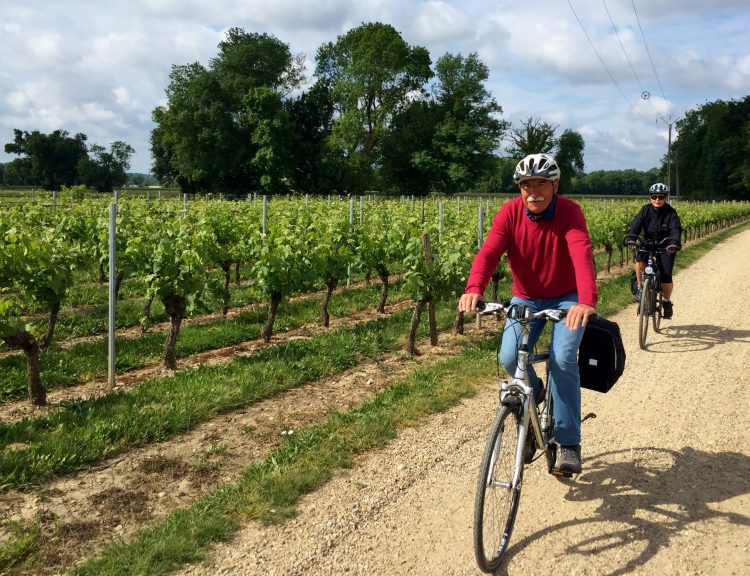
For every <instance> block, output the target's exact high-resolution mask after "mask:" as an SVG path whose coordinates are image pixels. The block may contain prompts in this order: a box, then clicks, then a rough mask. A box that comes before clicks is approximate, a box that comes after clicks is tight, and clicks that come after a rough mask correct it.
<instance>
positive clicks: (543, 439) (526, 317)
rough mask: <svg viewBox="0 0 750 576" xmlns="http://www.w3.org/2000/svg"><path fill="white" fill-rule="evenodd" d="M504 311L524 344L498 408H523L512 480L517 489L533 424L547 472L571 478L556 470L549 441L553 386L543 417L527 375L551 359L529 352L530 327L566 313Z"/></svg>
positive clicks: (525, 309) (517, 308)
mask: <svg viewBox="0 0 750 576" xmlns="http://www.w3.org/2000/svg"><path fill="white" fill-rule="evenodd" d="M505 310H506V312H507V313H508V315H509V317H510V319H511V320H515V321H517V322H518V323H519V324H520V325H521V343H520V345H519V347H518V356H517V361H516V371H515V374H514V375H513V378H512V379H511V380H505V381H503V383H502V384H501V386H500V398H499V404H498V409H499V408H500V406H502V405H506V406H509V405H510V406H513V405H516V406H517V405H521V406H522V418H521V426H520V429H519V436H518V447H517V449H516V454H515V476H514V478H513V484H514V485H515V484H516V483H517V482H518V479H519V477H520V474H521V468H522V467H523V466H524V447H525V443H526V437H527V435H528V434H529V424H531V432H532V433H533V434H534V440H535V442H536V447H537V448H538V449H539V450H542V451H543V452H544V454H545V457H546V459H547V470H548V472H549V473H550V474H554V475H557V476H570V474H565V473H563V472H560V471H559V470H557V469H556V468H555V461H556V445H555V443H554V440H553V438H551V437H547V432H548V430H549V423H550V422H551V421H552V418H553V414H552V413H551V412H550V407H551V406H552V402H551V401H550V399H551V396H552V385H551V383H550V385H549V386H547V390H546V392H545V395H546V402H545V404H544V409H543V410H542V412H541V414H539V410H538V409H537V404H536V399H535V398H534V387H533V386H532V385H531V382H530V381H529V371H528V367H529V366H530V365H532V364H537V363H539V362H543V361H546V360H549V356H550V354H549V350H546V351H544V352H541V353H536V354H534V353H532V352H531V351H530V350H529V335H530V331H531V330H530V326H529V325H530V323H531V322H532V321H533V320H537V319H547V320H551V321H553V322H557V321H559V320H561V319H562V318H563V317H564V315H565V311H563V310H542V311H540V312H536V313H535V312H533V311H532V310H531V308H529V307H528V306H523V305H518V304H511V305H509V306H507V307H506V309H505ZM496 311H497V310H496ZM487 313H495V312H487ZM540 418H541V419H540Z"/></svg>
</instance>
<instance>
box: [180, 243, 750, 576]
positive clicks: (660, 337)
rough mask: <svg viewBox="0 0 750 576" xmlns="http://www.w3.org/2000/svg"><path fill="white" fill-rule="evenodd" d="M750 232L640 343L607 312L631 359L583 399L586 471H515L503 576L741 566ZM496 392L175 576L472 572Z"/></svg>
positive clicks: (746, 510)
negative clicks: (561, 475)
mask: <svg viewBox="0 0 750 576" xmlns="http://www.w3.org/2000/svg"><path fill="white" fill-rule="evenodd" d="M748 253H750V231H745V232H743V233H741V234H739V235H737V236H735V237H734V238H732V239H730V240H728V241H726V242H725V243H724V244H722V245H720V246H719V247H717V248H716V249H714V250H713V251H712V252H711V253H710V254H708V255H707V256H705V257H703V258H702V259H701V260H699V261H698V262H696V263H695V264H694V265H693V266H692V267H691V268H689V269H686V270H683V271H682V272H680V273H679V274H678V275H677V276H676V279H675V286H676V287H675V292H674V302H675V316H674V319H673V320H671V321H664V322H663V325H662V328H663V331H662V333H661V334H652V333H649V341H650V343H649V346H648V350H647V351H642V350H640V349H639V348H638V344H637V339H636V338H637V337H636V331H637V327H636V320H637V319H636V316H635V307H634V306H635V305H632V306H630V307H628V308H627V309H626V310H624V311H622V312H621V313H620V314H619V315H617V316H616V317H614V318H613V319H614V320H616V321H617V322H618V323H619V324H620V327H621V329H622V332H623V335H624V338H625V345H626V350H627V353H628V361H627V366H626V370H625V373H624V374H623V376H622V378H621V379H620V381H619V382H618V383H617V385H616V386H615V388H614V389H613V390H612V391H610V392H609V393H608V394H606V395H604V394H597V393H595V392H589V391H584V396H583V413H584V414H585V413H587V412H590V411H593V412H595V413H596V414H597V418H596V419H591V420H588V421H586V422H585V423H584V424H583V436H584V438H583V455H584V471H583V473H582V474H581V475H580V476H578V477H577V478H576V479H575V480H570V481H560V480H557V479H555V478H554V477H552V476H549V475H548V474H547V473H546V470H545V468H544V464H543V462H542V461H541V460H539V461H537V462H535V463H534V464H533V465H532V466H531V467H530V468H529V469H528V470H527V473H526V475H525V478H524V480H525V481H524V490H523V495H522V499H521V509H520V512H519V516H518V519H517V522H516V529H515V532H514V535H513V539H512V542H511V546H510V549H509V562H508V563H507V565H506V566H505V567H503V568H502V569H501V571H500V572H499V573H501V574H523V575H535V574H549V573H551V572H552V571H553V570H557V571H559V573H562V574H576V575H592V576H593V575H596V576H599V575H613V576H614V575H620V574H639V575H640V574H659V575H662V574H668V575H677V574H678V575H686V574H694V575H707V574H712V575H714V574H715V575H729V574H736V575H738V576H739V575H741V574H747V573H748V567H750V550H749V548H750V538H748V534H749V533H750V416H748V412H747V407H748V406H750V376H748V374H750V314H749V313H748V312H747V305H748V303H750V283H748V282H747V278H748V277H750V258H748V257H747V254H748ZM494 390H495V389H494V384H492V383H491V382H488V384H487V385H486V386H484V387H483V388H482V389H481V390H480V392H479V393H478V394H477V396H475V397H474V398H471V399H468V400H466V401H464V402H463V403H462V404H460V405H459V406H457V407H456V408H454V409H452V410H450V411H448V412H446V413H444V414H441V415H439V416H436V417H435V418H433V419H431V420H430V421H429V422H428V423H426V424H425V425H423V426H421V427H419V428H415V429H410V430H406V431H404V432H403V433H402V434H401V435H400V436H399V437H398V438H397V439H396V440H394V441H393V442H392V443H391V444H390V445H389V446H388V447H387V448H385V449H383V450H381V451H379V452H375V453H370V454H368V455H366V456H365V457H363V458H362V459H361V461H360V462H359V465H358V466H357V467H355V468H354V469H353V470H351V471H348V472H346V473H342V474H339V475H338V476H337V477H336V478H335V479H334V480H333V481H331V482H329V483H328V484H327V485H326V486H324V487H323V488H322V489H320V490H318V491H317V492H315V493H313V494H310V495H309V496H307V497H306V498H305V499H304V500H303V501H302V502H301V504H300V506H299V515H298V516H297V518H296V519H295V520H292V521H290V522H287V523H286V524H283V525H281V526H275V527H261V526H259V525H256V524H253V525H250V526H248V527H246V528H245V529H244V530H243V531H241V532H240V533H239V534H238V535H237V537H236V538H235V539H234V540H232V541H231V542H229V543H227V544H225V545H222V546H220V547H218V548H217V549H216V552H215V554H214V555H213V556H212V558H211V559H210V560H209V561H208V562H207V563H206V564H205V565H202V566H193V567H190V568H186V569H185V570H184V571H182V572H179V574H181V575H183V576H185V575H188V574H190V575H209V574H210V575H215V574H241V575H246V574H247V575H253V574H259V575H260V574H262V575H263V576H271V575H277V574H278V575H280V574H305V575H332V574H362V575H365V574H367V575H371V574H377V575H391V574H393V575H397V574H420V575H422V574H440V575H459V574H460V575H464V574H479V571H478V570H477V568H476V565H475V563H474V558H473V550H472V541H471V537H472V536H471V532H472V520H471V515H472V508H473V499H474V486H475V481H476V473H477V466H478V463H479V458H480V452H481V450H482V447H483V444H484V437H485V434H486V432H487V429H488V427H489V424H490V421H491V419H492V415H493V409H494V402H495V391H494Z"/></svg>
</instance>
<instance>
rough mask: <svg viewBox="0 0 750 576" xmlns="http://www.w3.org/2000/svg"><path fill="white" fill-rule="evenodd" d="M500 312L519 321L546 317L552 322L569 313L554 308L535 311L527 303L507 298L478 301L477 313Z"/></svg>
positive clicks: (484, 314) (558, 320) (483, 314)
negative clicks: (515, 302)
mask: <svg viewBox="0 0 750 576" xmlns="http://www.w3.org/2000/svg"><path fill="white" fill-rule="evenodd" d="M498 312H505V314H506V315H507V316H508V318H510V319H511V320H519V321H520V320H525V321H530V320H537V319H539V318H544V319H545V320H550V321H551V322H560V321H561V320H562V319H564V318H565V317H566V316H567V315H568V311H567V310H557V309H553V308H547V309H545V310H539V311H538V312H534V311H533V310H532V309H531V308H530V307H529V306H526V305H525V304H512V303H511V301H510V300H505V301H503V302H485V301H484V300H479V301H478V302H477V314H480V315H482V316H487V315H489V314H497V313H498Z"/></svg>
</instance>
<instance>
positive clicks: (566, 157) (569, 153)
mask: <svg viewBox="0 0 750 576" xmlns="http://www.w3.org/2000/svg"><path fill="white" fill-rule="evenodd" d="M585 145H586V144H585V142H584V141H583V136H581V135H580V134H579V133H578V132H575V131H573V130H570V129H567V130H564V131H563V133H562V135H561V136H560V138H559V139H558V140H557V150H556V152H555V160H557V165H558V166H560V170H561V172H562V175H561V176H560V193H561V194H569V193H570V192H571V191H572V182H573V178H574V177H576V176H580V175H582V174H583V168H584V163H583V149H584V147H585Z"/></svg>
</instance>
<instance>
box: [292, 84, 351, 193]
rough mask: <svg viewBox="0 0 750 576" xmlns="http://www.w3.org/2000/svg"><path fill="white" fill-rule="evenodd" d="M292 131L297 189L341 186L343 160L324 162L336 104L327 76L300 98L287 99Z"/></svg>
mask: <svg viewBox="0 0 750 576" xmlns="http://www.w3.org/2000/svg"><path fill="white" fill-rule="evenodd" d="M284 104H285V107H286V110H287V113H288V115H289V122H290V124H291V130H290V132H289V135H288V146H289V150H290V153H291V156H292V165H293V167H294V171H293V172H292V183H293V186H294V189H295V190H298V191H300V192H305V193H310V194H316V193H325V192H327V191H330V190H332V189H334V188H337V187H340V182H337V180H336V178H337V175H340V173H341V170H340V162H336V163H334V165H329V164H327V163H326V162H324V152H325V142H326V139H327V138H328V136H329V135H330V133H331V129H332V127H333V118H334V104H333V100H332V98H331V88H330V86H329V85H328V82H326V81H325V80H323V79H320V80H318V81H317V82H315V84H313V85H312V86H311V87H310V89H309V90H307V91H306V92H303V93H302V94H301V95H300V96H299V97H297V98H290V99H287V100H285V101H284Z"/></svg>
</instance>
